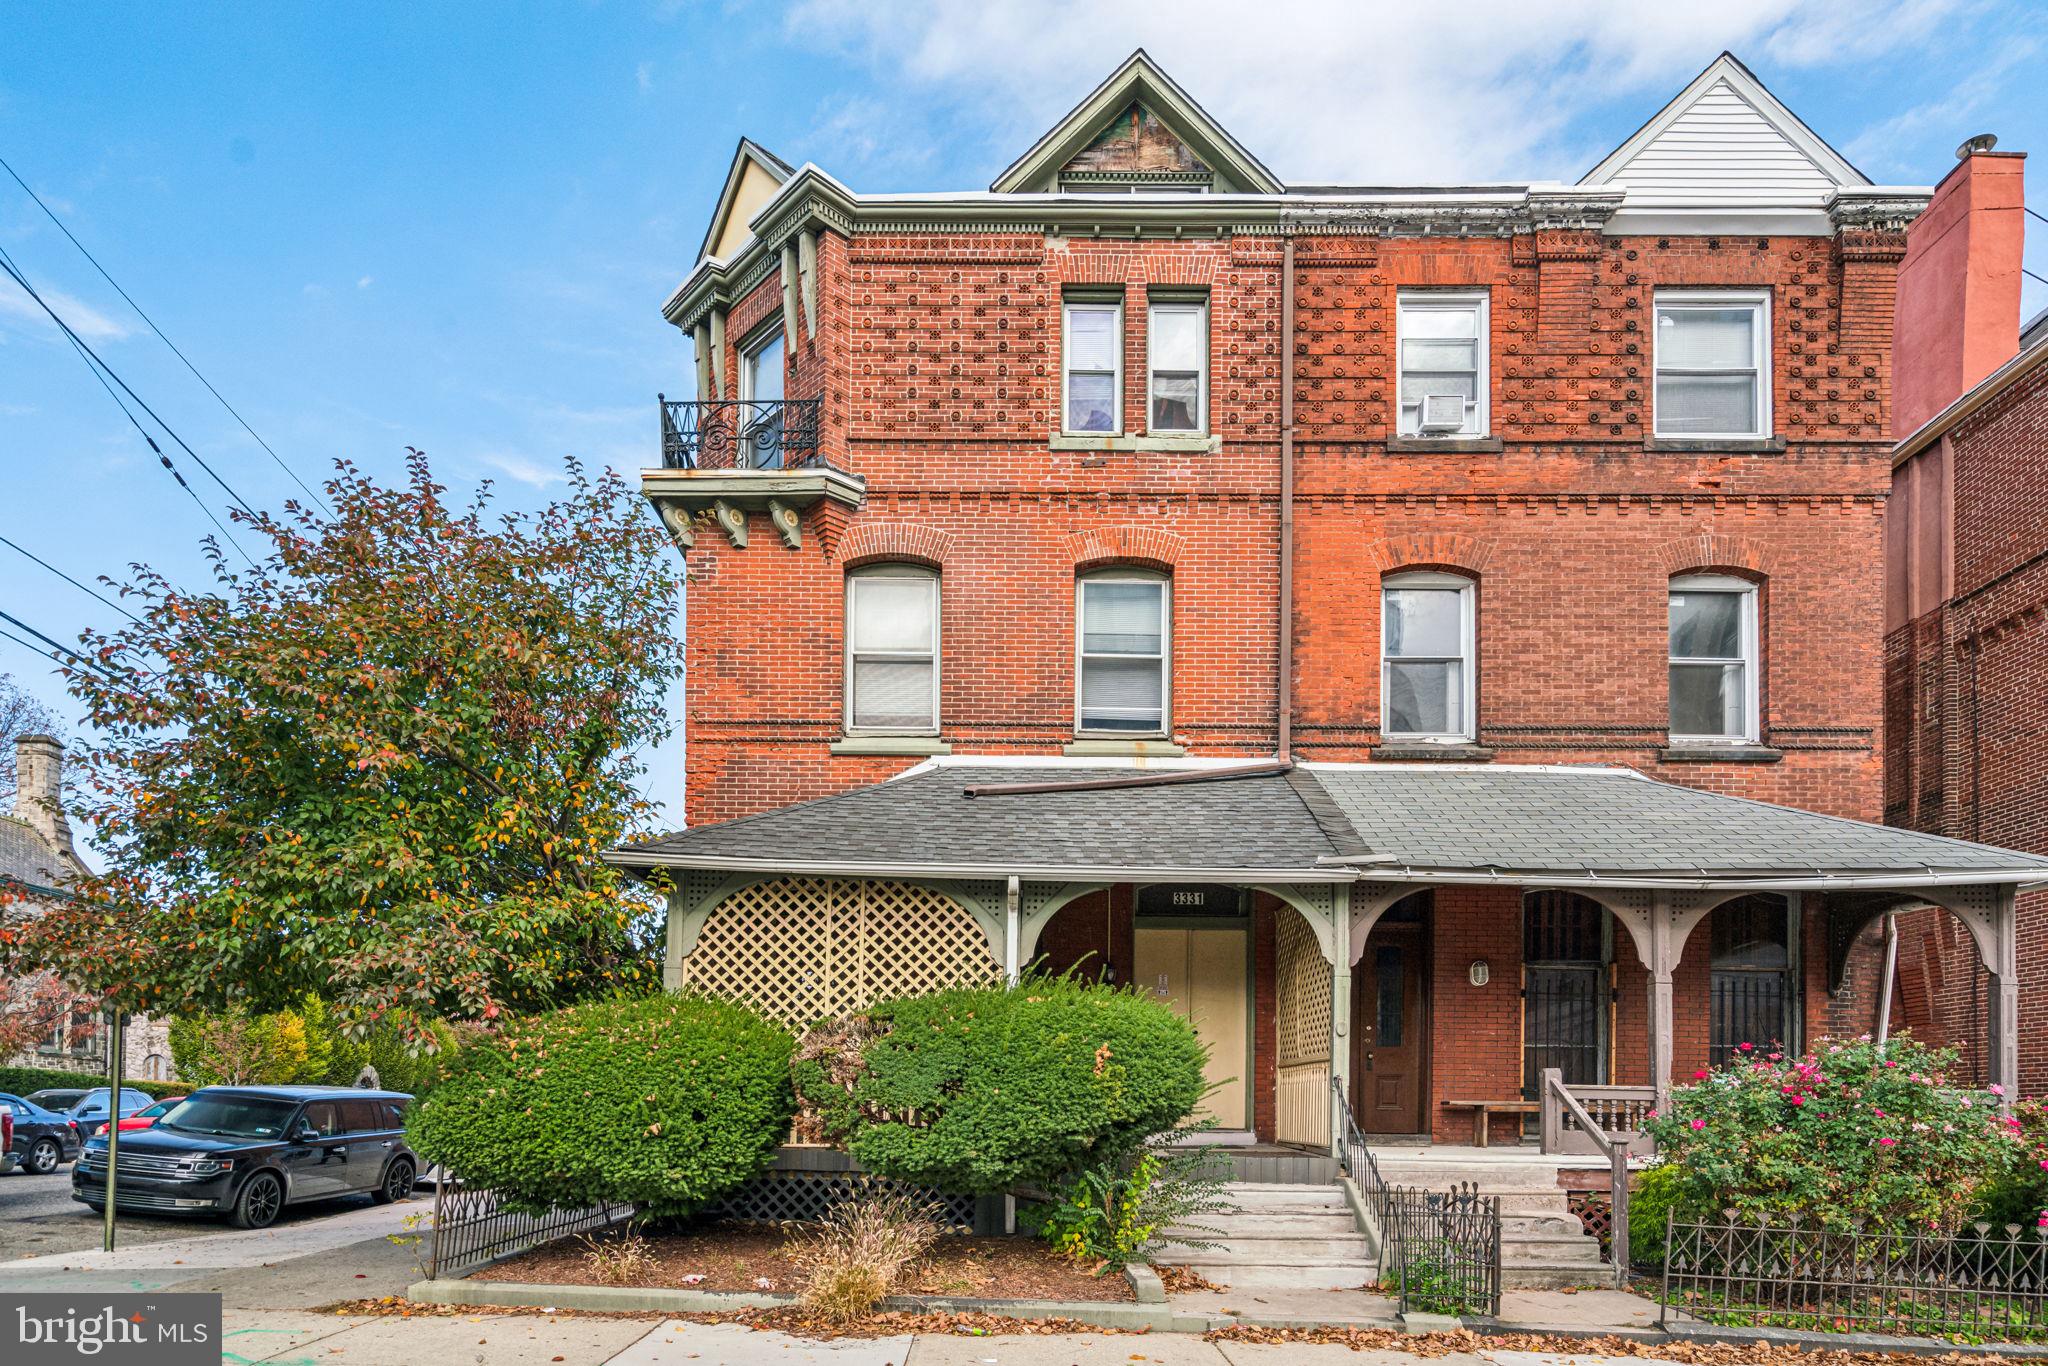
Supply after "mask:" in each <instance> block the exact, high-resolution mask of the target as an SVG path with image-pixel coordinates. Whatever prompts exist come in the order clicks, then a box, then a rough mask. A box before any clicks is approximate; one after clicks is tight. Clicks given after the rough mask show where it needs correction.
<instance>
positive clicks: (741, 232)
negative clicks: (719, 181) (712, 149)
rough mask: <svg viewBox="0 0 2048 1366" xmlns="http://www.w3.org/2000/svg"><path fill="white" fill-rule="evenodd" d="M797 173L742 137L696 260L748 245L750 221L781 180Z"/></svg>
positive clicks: (720, 256)
mask: <svg viewBox="0 0 2048 1366" xmlns="http://www.w3.org/2000/svg"><path fill="white" fill-rule="evenodd" d="M795 174H796V172H795V171H794V170H792V169H791V168H790V165H789V163H788V162H786V161H784V160H783V159H782V158H781V157H779V156H777V155H775V153H773V152H771V151H769V150H768V149H767V148H766V147H763V146H762V145H761V144H760V143H758V142H756V141H754V140H753V139H752V138H741V139H740V145H739V148H738V150H736V151H734V153H733V154H732V166H731V167H730V169H728V170H727V171H726V173H725V188H724V189H722V190H720V191H719V192H718V205H717V207H716V208H714V209H713V210H712V211H711V226H710V228H709V229H707V230H706V231H705V233H704V245H703V246H702V247H700V248H699V249H698V251H697V259H698V260H699V261H702V260H703V259H704V258H706V257H707V256H708V257H714V258H716V259H718V260H721V261H727V260H731V259H732V254H733V253H734V252H736V251H738V250H739V249H740V248H741V247H743V246H745V245H746V244H747V240H748V239H749V238H751V237H752V236H753V235H754V232H753V229H752V228H750V227H748V226H747V224H748V222H749V220H751V219H752V218H753V216H754V215H755V214H756V213H758V212H760V210H761V206H762V205H763V204H766V203H767V202H768V201H769V200H770V199H773V198H774V197H775V192H776V190H778V189H780V188H781V187H782V182H783V181H785V180H788V179H789V178H790V177H791V176H792V175H795Z"/></svg>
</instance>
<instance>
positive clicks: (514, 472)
mask: <svg viewBox="0 0 2048 1366" xmlns="http://www.w3.org/2000/svg"><path fill="white" fill-rule="evenodd" d="M476 458H477V460H478V462H479V463H481V464H484V465H487V466H489V467H490V468H492V469H494V470H496V471H497V472H498V473H500V474H502V475H504V476H505V477H506V478H507V479H512V480H516V481H517V482H519V483H522V484H525V485H527V486H529V487H531V488H537V489H540V488H546V487H547V486H548V485H549V484H559V483H561V482H562V478H563V475H562V471H561V469H560V468H559V467H557V466H553V465H546V464H542V463H541V462H540V461H538V460H535V459H533V458H532V457H531V456H526V455H521V454H519V453H518V452H517V451H483V452H480V453H479V454H478V455H477V457H476Z"/></svg>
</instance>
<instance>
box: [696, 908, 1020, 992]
mask: <svg viewBox="0 0 2048 1366" xmlns="http://www.w3.org/2000/svg"><path fill="white" fill-rule="evenodd" d="M682 968H683V973H682V976H683V985H684V987H685V988H687V989H689V990H693V991H701V992H704V993H705V994H707V995H711V996H725V997H730V998H731V999H733V1000H737V1001H744V1002H746V1003H747V1004H748V1005H751V1006H753V1007H754V1008H755V1009H756V1010H759V1011H760V1012H761V1013H762V1014H764V1015H766V1016H768V1017H769V1018H770V1019H772V1020H776V1021H779V1022H780V1023H782V1024H785V1025H788V1026H789V1027H791V1028H793V1029H802V1028H804V1027H805V1026H807V1025H809V1024H811V1023H812V1022H814V1021H816V1020H819V1019H821V1018H823V1017H825V1016H828V1015H839V1014H844V1013H845V1012H847V1011H850V1010H858V1009H860V1008H861V1007H863V1006H868V1005H872V1004H874V1002H875V1001H876V1000H878V999H880V998H882V997H885V996H900V995H906V994H909V993H912V992H921V991H935V990H939V989H941V988H945V987H951V986H959V985H961V984H962V983H967V982H984V981H987V980H989V979H990V978H993V977H998V976H1000V974H1001V965H1000V964H999V963H997V961H996V959H995V958H994V956H993V955H991V954H990V953H989V950H988V939H987V937H986V936H984V935H983V934H982V932H981V927H980V925H978V924H977V923H976V922H975V919H974V917H973V916H971V915H969V914H968V913H967V912H966V910H964V909H963V908H962V907H961V906H960V904H959V903H958V902H956V901H954V900H952V898H950V897H947V896H945V895H943V894H941V893H938V892H934V891H931V890H929V889H928V888H924V887H917V886H913V885H911V884H909V883H906V882H869V881H860V880H854V879H850V878H804V877H790V878H778V879H776V880H775V881H773V882H757V883H755V884H754V885H752V886H750V887H742V888H741V889H740V890H739V891H737V892H734V893H733V894H732V895H731V896H729V897H727V898H726V899H725V900H724V901H722V902H720V903H719V905H718V906H717V907H716V908H715V909H714V910H713V911H712V912H711V915H710V916H709V918H707V919H706V920H705V922H704V928H703V931H702V932H701V933H700V934H699V935H698V936H697V948H696V951H695V952H693V953H692V954H690V956H689V957H687V958H685V959H684V960H683V964H682Z"/></svg>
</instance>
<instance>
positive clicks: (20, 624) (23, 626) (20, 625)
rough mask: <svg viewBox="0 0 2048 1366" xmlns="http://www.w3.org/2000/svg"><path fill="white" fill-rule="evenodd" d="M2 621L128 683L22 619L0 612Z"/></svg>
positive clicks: (118, 681) (94, 660)
mask: <svg viewBox="0 0 2048 1366" xmlns="http://www.w3.org/2000/svg"><path fill="white" fill-rule="evenodd" d="M0 621H4V622H6V623H7V624H8V625H10V626H13V627H14V628H15V629H16V630H20V631H26V632H28V633H29V634H30V635H32V636H34V637H35V638H36V639H37V640H40V641H42V642H43V644H45V645H47V646H49V647H50V648H51V649H53V650H55V651H57V652H58V653H59V654H66V655H70V656H71V657H72V658H73V659H75V660H77V661H78V662H79V663H80V664H83V665H85V666H86V667H87V668H89V669H98V670H99V671H100V672H101V673H103V674H105V675H106V676H107V677H109V678H111V679H113V680H114V681H115V682H116V683H121V682H125V681H126V680H125V679H123V678H122V677H121V675H120V674H118V673H116V672H114V671H113V670H112V669H110V668H108V667H107V666H106V665H104V664H102V663H100V662H99V661H98V660H97V659H91V658H88V657H87V656H85V655H82V654H80V653H78V651H76V650H74V649H72V648H71V647H70V646H69V645H64V644H60V643H59V642H57V641H55V640H52V639H50V637H48V636H46V635H44V634H43V633H42V632H41V631H38V630H37V629H36V628H35V627H33V626H31V625H29V624H28V623H27V622H25V621H23V620H22V619H21V618H20V617H13V616H9V615H8V614H7V613H5V612H0ZM30 648H34V647H33V646H31V647H30Z"/></svg>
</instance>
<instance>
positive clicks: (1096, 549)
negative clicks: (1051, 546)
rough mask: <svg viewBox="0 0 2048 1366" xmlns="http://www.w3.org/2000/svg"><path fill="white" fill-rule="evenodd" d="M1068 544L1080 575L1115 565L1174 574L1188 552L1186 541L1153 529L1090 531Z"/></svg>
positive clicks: (1098, 528) (1140, 527)
mask: <svg viewBox="0 0 2048 1366" xmlns="http://www.w3.org/2000/svg"><path fill="white" fill-rule="evenodd" d="M1067 544H1068V545H1069V547H1070V548H1071V549H1072V551H1073V556H1074V568H1075V570H1077V571H1079V570H1086V569H1101V568H1105V567H1107V566H1109V565H1115V564H1130V565H1143V566H1145V567H1147V568H1151V569H1165V570H1171V569H1172V568H1173V567H1174V566H1175V565H1176V564H1178V563H1179V562H1180V557H1181V552H1182V551H1183V550H1185V549H1186V548H1187V541H1186V538H1184V537H1181V536H1176V535H1175V534H1174V533H1173V532H1171V531H1166V530H1162V529H1161V528H1159V527H1150V526H1099V527H1090V528H1088V529H1087V530H1086V531H1077V532H1075V533H1074V534H1073V535H1072V536H1069V537H1068V538H1067Z"/></svg>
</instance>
